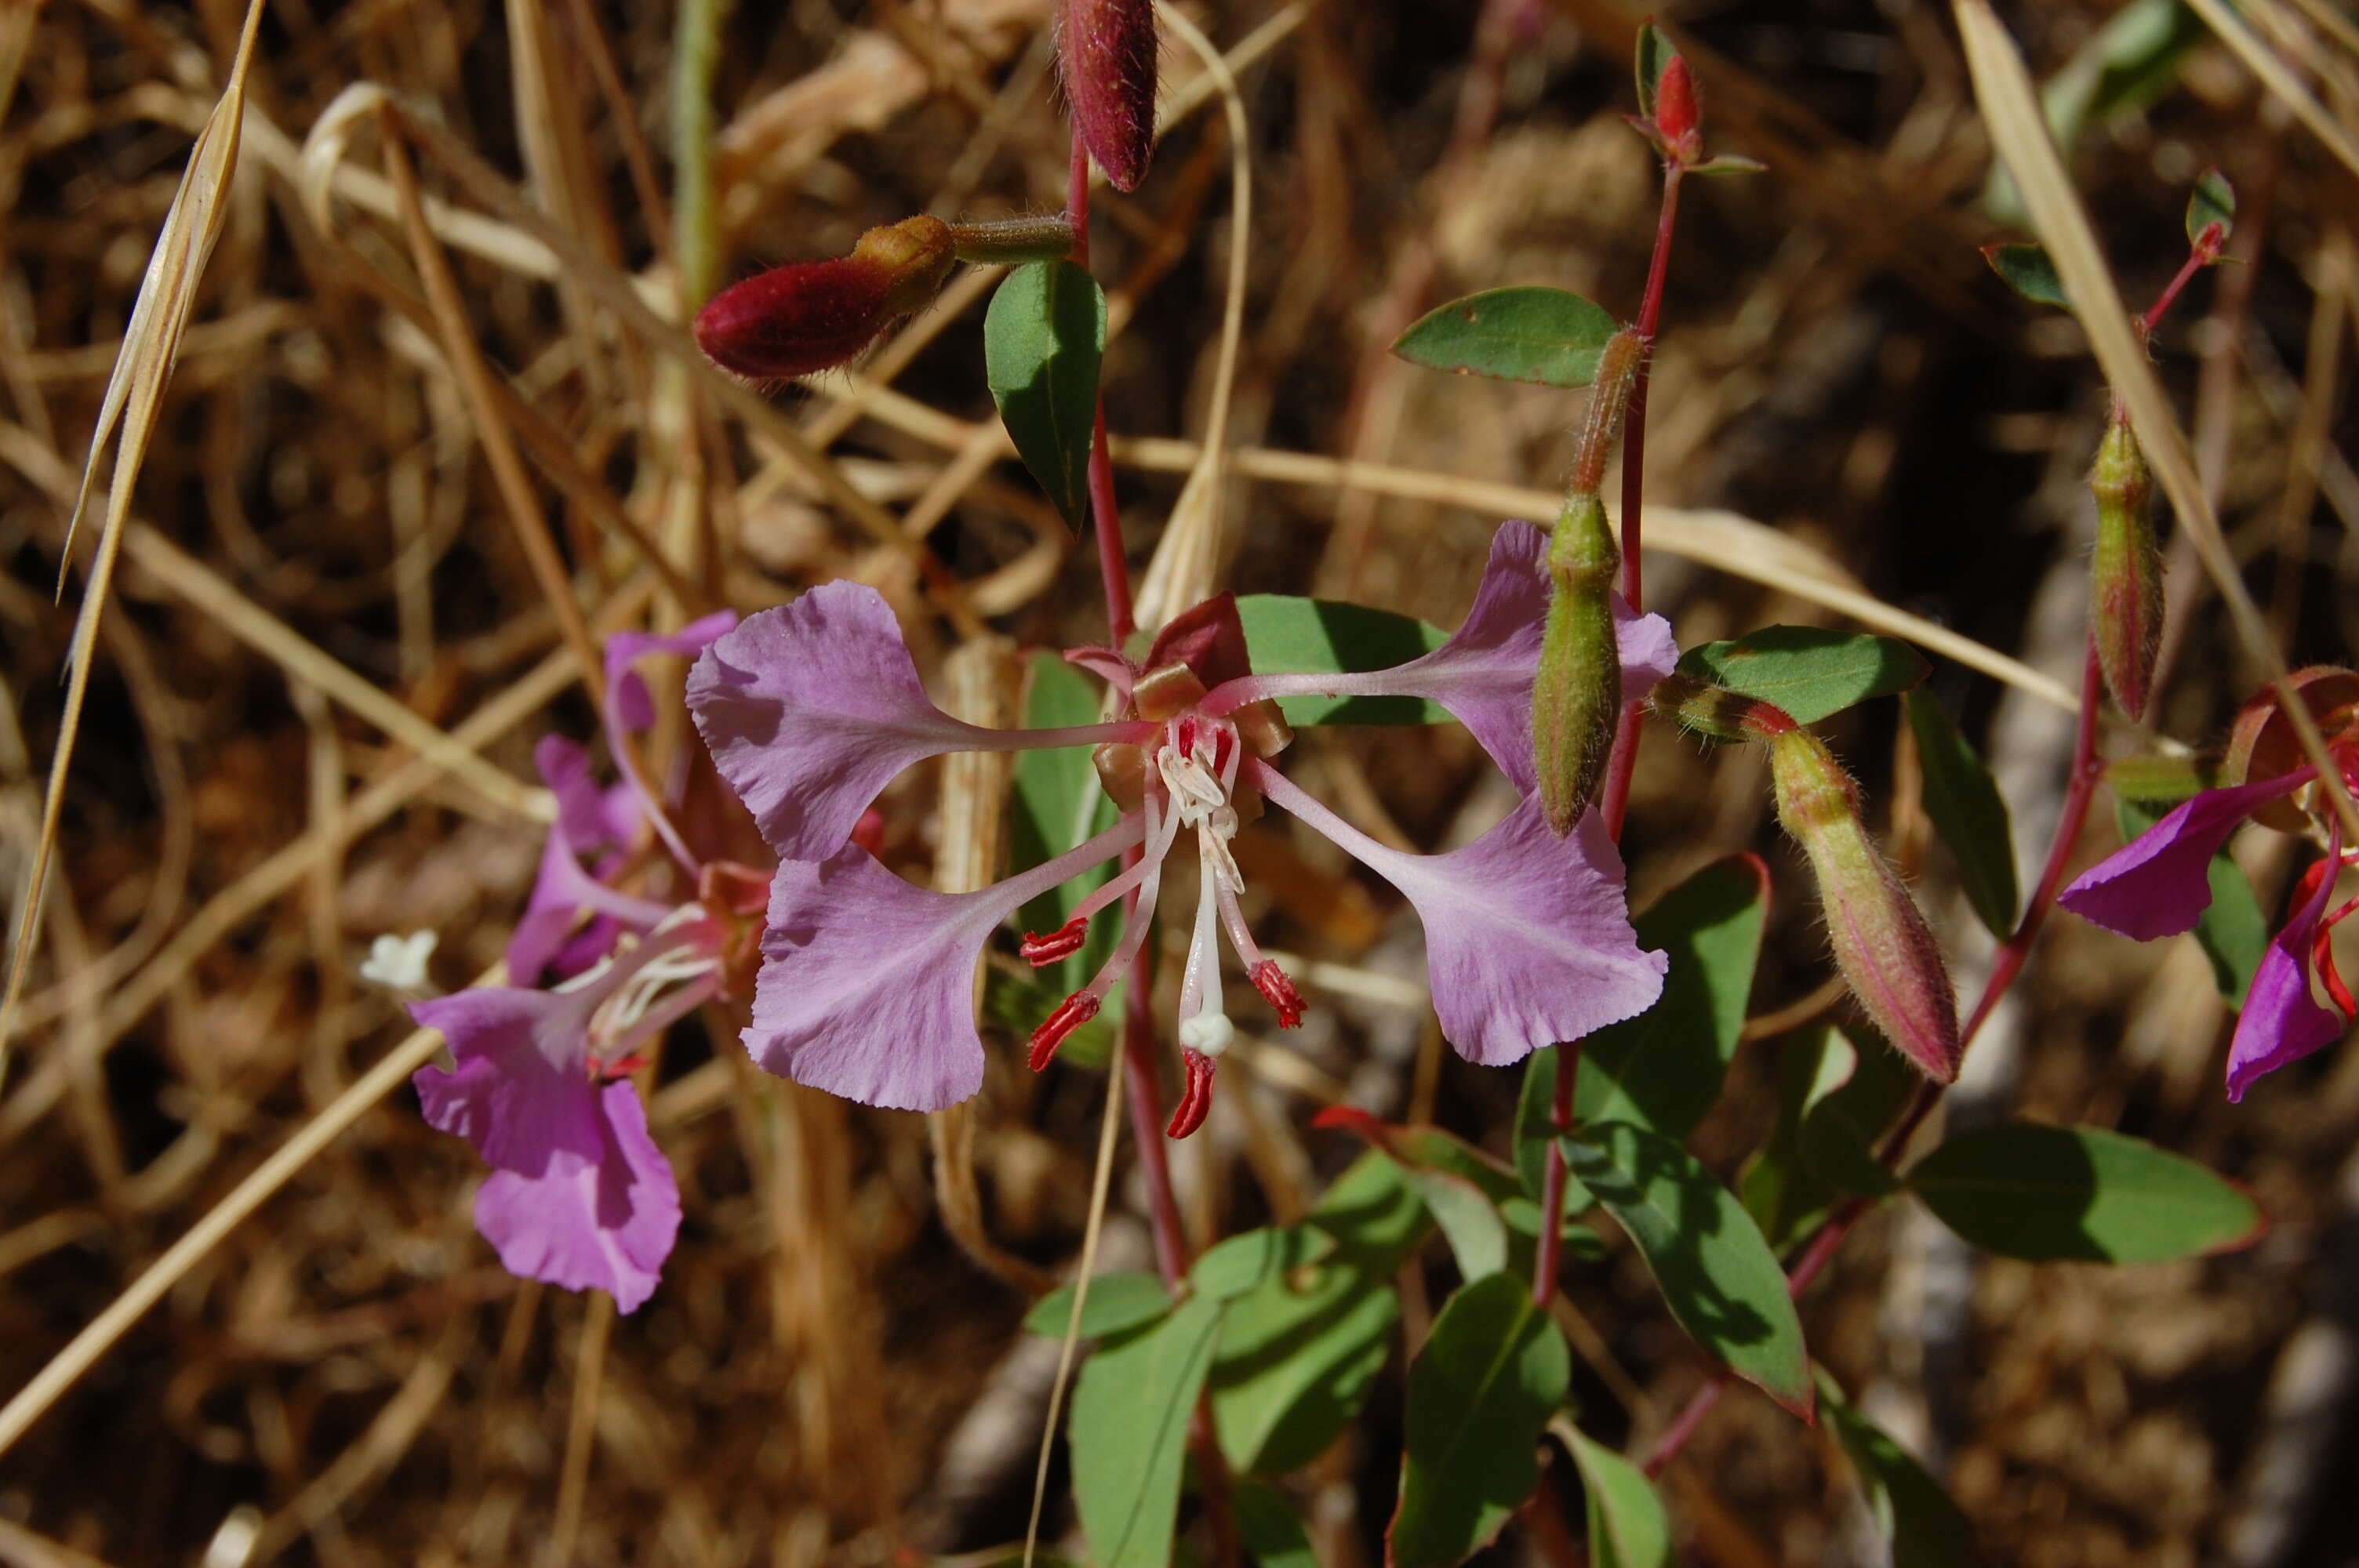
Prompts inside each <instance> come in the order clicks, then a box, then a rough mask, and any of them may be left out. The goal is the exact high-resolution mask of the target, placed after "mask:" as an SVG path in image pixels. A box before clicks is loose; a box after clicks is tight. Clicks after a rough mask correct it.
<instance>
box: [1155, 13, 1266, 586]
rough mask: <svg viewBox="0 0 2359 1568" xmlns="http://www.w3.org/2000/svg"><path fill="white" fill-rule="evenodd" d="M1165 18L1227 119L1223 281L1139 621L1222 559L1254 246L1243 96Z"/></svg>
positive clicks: (1209, 579) (1192, 32) (1207, 578)
mask: <svg viewBox="0 0 2359 1568" xmlns="http://www.w3.org/2000/svg"><path fill="white" fill-rule="evenodd" d="M1156 11H1157V13H1158V15H1159V16H1161V17H1162V19H1163V22H1164V25H1165V26H1167V27H1169V28H1170V29H1171V30H1172V31H1173V32H1175V33H1177V34H1179V35H1180V41H1181V42H1182V43H1184V44H1186V45H1187V46H1188V47H1189V48H1190V49H1192V50H1194V51H1195V54H1196V58H1197V59H1199V60H1201V61H1202V62H1203V66H1204V74H1205V76H1206V77H1208V78H1210V79H1211V81H1212V84H1213V85H1214V86H1215V87H1216V88H1218V89H1219V91H1220V94H1221V107H1222V109H1223V111H1224V112H1225V114H1226V115H1227V118H1228V126H1229V180H1230V198H1229V283H1228V298H1227V299H1226V300H1225V301H1224V302H1223V307H1222V313H1221V352H1220V358H1219V360H1218V361H1217V362H1216V363H1215V365H1214V367H1213V372H1212V406H1210V407H1209V408H1208V409H1207V410H1206V411H1205V416H1204V443H1203V447H1202V449H1201V451H1200V452H1199V453H1198V455H1197V459H1196V465H1195V467H1194V468H1192V469H1190V470H1189V472H1188V481H1187V483H1185V484H1184V485H1182V486H1180V498H1179V499H1178V500H1177V501H1175V502H1174V503H1172V506H1171V515H1170V518H1169V522H1168V523H1167V524H1166V525H1165V527H1164V530H1163V537H1162V539H1161V540H1160V541H1159V542H1158V545H1157V546H1156V550H1155V557H1154V559H1153V560H1151V561H1149V562H1148V563H1147V576H1146V579H1145V581H1143V582H1142V583H1141V584H1140V585H1139V589H1138V602H1137V608H1136V614H1137V617H1138V623H1139V624H1140V625H1142V626H1159V625H1161V624H1162V623H1163V622H1166V621H1168V620H1169V619H1170V618H1171V617H1172V616H1173V615H1175V614H1177V613H1179V612H1180V611H1181V610H1183V609H1185V608H1187V607H1188V606H1189V605H1190V604H1194V603H1196V602H1197V601H1198V600H1202V599H1205V598H1208V597H1210V595H1211V594H1212V583H1213V579H1214V578H1215V577H1216V575H1217V574H1218V572H1219V570H1220V559H1221V482H1222V477H1223V476H1222V466H1223V465H1222V456H1223V451H1224V449H1226V447H1227V445H1228V428H1229V399H1230V395H1231V394H1232V393H1233V392H1234V390H1235V387H1236V379H1237V349H1238V345H1239V344H1240V343H1241V342H1242V341H1243V340H1244V337H1245V263H1246V261H1247V260H1248V258H1249V257H1250V256H1251V254H1252V253H1253V139H1252V130H1251V127H1250V125H1249V124H1247V122H1246V119H1245V99H1244V97H1243V96H1242V95H1241V94H1239V92H1237V79H1236V77H1235V76H1234V74H1232V73H1231V72H1230V70H1229V65H1228V61H1226V60H1224V59H1222V58H1221V51H1220V50H1218V49H1214V48H1213V47H1212V39H1210V38H1206V37H1205V36H1204V35H1203V33H1202V31H1201V29H1199V28H1198V27H1197V26H1196V24H1195V23H1193V22H1191V21H1190V20H1189V19H1188V18H1187V17H1186V16H1182V15H1181V14H1180V12H1179V11H1177V10H1175V9H1173V8H1172V7H1171V6H1169V5H1164V4H1162V3H1161V0H1157V5H1156Z"/></svg>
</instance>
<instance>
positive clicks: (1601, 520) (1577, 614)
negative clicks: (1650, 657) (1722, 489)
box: [1532, 492, 1622, 838]
mask: <svg viewBox="0 0 2359 1568" xmlns="http://www.w3.org/2000/svg"><path fill="white" fill-rule="evenodd" d="M1621 566H1622V551H1621V548H1620V546H1617V545H1615V544H1614V531H1613V529H1611V528H1609V527H1608V526H1606V523H1605V504H1604V503H1603V502H1602V501H1600V500H1599V499H1598V498H1597V495H1596V493H1595V492H1587V493H1575V494H1574V495H1573V496H1571V498H1570V499H1568V500H1567V501H1566V502H1565V503H1564V510H1563V512H1562V513H1560V514H1558V517H1557V520H1556V532H1555V534H1554V535H1552V536H1551V537H1550V539H1549V576H1550V577H1552V578H1554V579H1556V590H1555V591H1554V592H1553V593H1552V594H1550V595H1549V610H1548V624H1547V627H1546V628H1545V630H1544V631H1543V632H1542V633H1541V639H1540V664H1539V675H1538V678H1537V679H1536V680H1535V681H1534V682H1533V683H1532V757H1533V761H1534V762H1535V763H1536V764H1537V765H1538V771H1539V783H1540V806H1541V807H1542V809H1544V810H1545V811H1546V812H1547V813H1548V821H1549V827H1552V828H1554V829H1555V830H1556V833H1557V835H1558V837H1560V838H1561V837H1562V836H1564V835H1565V834H1567V833H1570V832H1571V831H1572V827H1573V824H1574V823H1576V822H1578V821H1580V820H1581V814H1582V812H1584V811H1586V810H1588V809H1589V804H1590V802H1591V801H1593V800H1594V799H1596V798H1597V786H1598V784H1600V783H1601V782H1602V781H1603V778H1604V776H1605V760H1606V758H1607V757H1608V756H1609V755H1610V754H1611V753H1612V752H1613V750H1614V730H1616V729H1617V728H1618V727H1619V725H1620V722H1621V718H1622V650H1621V645H1620V644H1619V643H1617V642H1616V641H1615V640H1614V573H1615V572H1616V571H1618V570H1620V569H1621Z"/></svg>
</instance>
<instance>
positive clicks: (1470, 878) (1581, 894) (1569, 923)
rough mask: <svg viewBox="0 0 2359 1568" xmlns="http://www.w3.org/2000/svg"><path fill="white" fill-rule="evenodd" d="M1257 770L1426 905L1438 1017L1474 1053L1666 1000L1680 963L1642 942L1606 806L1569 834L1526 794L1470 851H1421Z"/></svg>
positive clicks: (1592, 1025) (1585, 1030)
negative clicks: (1668, 977)
mask: <svg viewBox="0 0 2359 1568" xmlns="http://www.w3.org/2000/svg"><path fill="white" fill-rule="evenodd" d="M1246 768H1247V770H1248V771H1249V772H1250V773H1251V774H1252V776H1253V777H1254V779H1255V780H1256V783H1258V784H1260V786H1261V788H1262V791H1263V793H1264V794H1266V795H1268V796H1269V798H1270V799H1271V800H1273V801H1275V802H1276V803H1277V804H1278V805H1279V806H1284V807H1285V808H1286V809H1287V810H1288V811H1290V812H1292V813H1294V814H1295V815H1296V816H1299V817H1301V818H1302V819H1303V820H1304V821H1305V822H1307V823H1309V824H1310V826H1311V827H1314V828H1316V829H1318V830H1319V831H1320V832H1321V833H1323V834H1325V835H1326V836H1327V837H1328V838H1332V839H1333V840H1334V841H1335V842H1336V843H1337V844H1339V845H1341V846H1343V849H1345V850H1347V851H1349V852H1350V853H1351V854H1352V855H1353V856H1355V857H1357V858H1358V859H1359V860H1362V861H1364V863H1365V864H1366V865H1367V866H1368V867H1369V868H1370V869H1371V870H1373V871H1375V872H1376V873H1377V874H1379V875H1380V876H1382V877H1383V878H1384V879H1385V880H1386V881H1389V882H1391V883H1392V884H1393V885H1394V886H1395V887H1397V888H1398V889H1399V890H1400V891H1401V892H1402V893H1403V894H1404V895H1405V896H1406V897H1407V898H1408V901H1409V903H1412V904H1414V905H1416V906H1417V913H1418V918H1419V920H1421V921H1423V922H1424V924H1425V944H1426V964H1427V967H1428V968H1429V969H1430V971H1431V979H1432V987H1433V1009H1434V1012H1435V1013H1436V1015H1437V1016H1438V1017H1439V1018H1440V1021H1441V1033H1442V1034H1443V1036H1444V1037H1445V1038H1446V1039H1448V1040H1449V1041H1450V1043H1451V1044H1452V1045H1454V1046H1456V1047H1457V1048H1458V1053H1459V1054H1460V1055H1462V1056H1464V1057H1465V1058H1466V1059H1467V1060H1469V1061H1471V1062H1478V1063H1481V1064H1483V1065H1486V1066H1504V1065H1506V1064H1508V1063H1511V1062H1517V1061H1520V1060H1522V1059H1523V1058H1524V1057H1525V1056H1527V1055H1528V1054H1531V1053H1532V1052H1533V1051H1535V1050H1538V1048H1539V1047H1541V1046H1543V1045H1550V1044H1556V1043H1557V1042H1559V1041H1564V1040H1579V1039H1581V1038H1582V1037H1583V1036H1585V1035H1588V1034H1591V1033H1594V1032H1595V1031H1597V1030H1599V1029H1603V1027H1604V1026H1605V1025H1607V1024H1609V1023H1617V1022H1621V1021H1622V1020H1623V1019H1625V1018H1630V1017H1634V1016H1636V1014H1638V1013H1641V1012H1644V1011H1646V1010H1647V1009H1648V1008H1649V1007H1652V1006H1653V1005H1654V1004H1655V1000H1656V998H1658V996H1660V995H1661V994H1662V989H1663V975H1664V973H1665V972H1666V970H1667V969H1668V968H1669V958H1667V957H1665V956H1664V955H1663V954H1661V953H1650V952H1647V951H1644V950H1642V949H1641V948H1640V947H1639V946H1638V939H1637V935H1636V932H1635V931H1633V930H1632V929H1631V925H1630V915H1629V911H1628V909H1627V907H1626V905H1625V902H1624V895H1623V885H1622V859H1621V856H1620V855H1619V854H1618V853H1616V851H1615V850H1614V842H1613V840H1612V839H1610V838H1607V837H1606V835H1605V829H1604V827H1603V824H1601V823H1600V822H1599V820H1598V817H1597V814H1596V813H1595V812H1593V811H1592V812H1589V813H1587V814H1585V815H1584V816H1582V819H1581V824H1580V827H1578V828H1577V829H1576V830H1575V831H1574V833H1573V835H1572V836H1571V838H1557V837H1556V835H1555V834H1553V833H1551V832H1549V827H1548V823H1547V821H1546V819H1545V818H1544V817H1543V816H1542V815H1541V812H1540V807H1539V804H1538V801H1536V800H1533V799H1530V798H1526V799H1525V800H1524V801H1522V802H1521V803H1520V804H1518V805H1517V807H1516V809H1515V810H1514V811H1512V812H1510V813H1508V815H1507V816H1506V819H1505V820H1503V821H1502V822H1500V824H1499V825H1498V826H1497V827H1494V828H1492V829H1491V831H1489V832H1488V833H1485V834H1484V835H1483V837H1482V838H1478V839H1476V840H1475V841H1474V842H1473V843H1472V844H1469V845H1467V846H1466V847H1465V848H1464V849H1453V850H1451V852H1449V853H1448V854H1444V855H1412V854H1406V853H1403V852H1402V851H1400V850H1397V849H1387V848H1386V847H1385V846H1384V845H1381V844H1379V843H1377V842H1376V841H1375V840H1374V839H1372V838H1368V837H1367V836H1366V835H1364V834H1363V833H1361V832H1359V831H1358V830H1357V829H1355V828H1353V827H1351V826H1350V825H1348V824H1347V823H1345V822H1343V820H1342V819H1341V818H1340V817H1338V816H1335V814H1334V813H1333V812H1332V811H1329V810H1328V809H1327V808H1326V807H1325V806H1321V804H1320V803H1319V802H1318V801H1316V800H1314V799H1312V798H1311V797H1310V795H1307V794H1305V793H1304V792H1303V791H1302V790H1301V789H1300V788H1299V786H1298V785H1296V784H1292V783H1291V782H1289V781H1288V780H1287V779H1286V778H1285V776H1284V775H1282V774H1280V773H1278V772H1277V770H1276V769H1275V768H1272V767H1269V766H1268V765H1267V764H1266V763H1262V762H1250V761H1249V762H1247V763H1246Z"/></svg>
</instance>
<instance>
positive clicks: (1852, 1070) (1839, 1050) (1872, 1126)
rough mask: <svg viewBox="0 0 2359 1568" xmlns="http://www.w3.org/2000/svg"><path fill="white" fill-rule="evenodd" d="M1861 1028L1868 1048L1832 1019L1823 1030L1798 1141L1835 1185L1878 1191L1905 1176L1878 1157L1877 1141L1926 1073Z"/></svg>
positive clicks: (1870, 1194) (1863, 1193)
mask: <svg viewBox="0 0 2359 1568" xmlns="http://www.w3.org/2000/svg"><path fill="white" fill-rule="evenodd" d="M1861 1033H1863V1034H1864V1036H1865V1037H1866V1040H1867V1045H1866V1048H1865V1049H1864V1050H1863V1049H1861V1048H1859V1047H1857V1046H1854V1044H1852V1043H1851V1041H1850V1039H1849V1038H1848V1037H1846V1035H1845V1034H1844V1033H1843V1030H1841V1029H1838V1028H1836V1027H1835V1026H1833V1025H1832V1024H1829V1025H1827V1026H1826V1027H1825V1028H1824V1029H1822V1030H1821V1031H1820V1039H1819V1047H1818V1066H1817V1070H1816V1071H1815V1072H1814V1073H1813V1074H1812V1075H1811V1078H1810V1091H1809V1093H1808V1094H1807V1095H1805V1096H1804V1097H1803V1101H1802V1121H1801V1138H1800V1141H1799V1150H1800V1152H1801V1157H1802V1162H1803V1163H1804V1164H1805V1165H1807V1166H1809V1167H1810V1171H1811V1173H1813V1174H1815V1175H1817V1176H1818V1177H1819V1178H1820V1179H1821V1181H1824V1182H1826V1183H1827V1184H1829V1185H1831V1186H1832V1187H1834V1188H1835V1189H1836V1190H1837V1191H1839V1192H1844V1193H1849V1194H1851V1195H1854V1196H1856V1197H1865V1198H1880V1197H1883V1196H1886V1195H1888V1194H1890V1193H1892V1192H1894V1191H1896V1190H1897V1189H1898V1187H1899V1185H1900V1183H1899V1180H1898V1178H1897V1177H1895V1176H1894V1175H1893V1173H1891V1172H1889V1171H1887V1170H1886V1169H1885V1168H1884V1166H1883V1165H1882V1164H1881V1163H1880V1162H1878V1161H1877V1160H1876V1158H1875V1147H1876V1144H1877V1143H1878V1142H1879V1141H1881V1140H1882V1137H1883V1134H1884V1130H1885V1129H1886V1127H1889V1126H1890V1125H1891V1124H1892V1119H1893V1117H1894V1116H1896V1115H1897V1114H1898V1113H1899V1110H1900V1108H1901V1107H1902V1106H1903V1105H1906V1104H1907V1103H1908V1098H1909V1096H1910V1095H1912V1094H1914V1093H1915V1092H1916V1089H1917V1086H1918V1085H1919V1083H1921V1082H1923V1081H1924V1080H1923V1079H1922V1078H1921V1077H1919V1076H1918V1074H1917V1072H1916V1071H1915V1069H1913V1068H1911V1067H1910V1066H1909V1065H1908V1060H1907V1058H1905V1057H1903V1056H1902V1055H1901V1054H1900V1053H1899V1052H1897V1051H1895V1050H1893V1049H1892V1048H1891V1047H1890V1046H1889V1045H1887V1044H1885V1043H1884V1042H1883V1041H1882V1040H1881V1039H1880V1038H1878V1037H1877V1036H1876V1035H1875V1033H1874V1032H1873V1031H1872V1030H1868V1029H1865V1028H1864V1027H1863V1028H1862V1030H1861Z"/></svg>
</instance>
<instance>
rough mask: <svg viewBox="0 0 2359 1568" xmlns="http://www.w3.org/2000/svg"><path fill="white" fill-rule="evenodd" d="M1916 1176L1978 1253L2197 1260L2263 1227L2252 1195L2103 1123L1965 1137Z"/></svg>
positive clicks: (2001, 1129) (2012, 1125) (2024, 1126)
mask: <svg viewBox="0 0 2359 1568" xmlns="http://www.w3.org/2000/svg"><path fill="white" fill-rule="evenodd" d="M1907 1180H1908V1188H1909V1190H1910V1191H1912V1192H1914V1193H1915V1194H1916V1195H1918V1196H1919V1197H1920V1198H1922V1199H1923V1200H1924V1201H1925V1206H1926V1207H1928V1208H1930V1209H1931V1210H1932V1211H1933V1212H1934V1213H1935V1214H1936V1215H1938V1216H1940V1219H1941V1222H1942V1223H1943V1224H1945V1225H1947V1226H1948V1227H1950V1228H1951V1229H1952V1230H1954V1231H1956V1232H1957V1233H1958V1234H1959V1235H1960V1236H1962V1237H1964V1238H1966V1239H1967V1240H1968V1241H1971V1242H1973V1244H1974V1245H1975V1246H1977V1247H1981V1248H1984V1249H1988V1250H1990V1251H1993V1252H1998V1253H2003V1254H2005V1255H2006V1256H2007V1257H2010V1258H2028V1259H2032V1260H2038V1261H2047V1260H2055V1259H2074V1260H2082V1261H2086V1262H2093V1263H2151V1262H2159V1261H2162V1260H2167V1259H2172V1258H2190V1257H2194V1256H2197V1255H2199V1254H2201V1253H2206V1252H2218V1251H2222V1250H2224V1249H2230V1248H2234V1247H2236V1246H2238V1245H2241V1244H2243V1243H2245V1242H2248V1241H2250V1240H2252V1239H2253V1238H2255V1237H2256V1235H2257V1234H2258V1233H2259V1231H2260V1227H2261V1223H2262V1222H2261V1216H2260V1210H2259V1209H2258V1208H2256V1206H2254V1203H2253V1200H2252V1199H2251V1198H2249V1197H2247V1196H2246V1195H2245V1194H2244V1193H2243V1192H2241V1191H2240V1190H2238V1189H2237V1188H2235V1187H2234V1186H2231V1185H2229V1184H2228V1183H2226V1182H2225V1181H2223V1180H2222V1179H2221V1178H2220V1177H2218V1176H2216V1175H2214V1174H2212V1173H2211V1172H2210V1171H2207V1170H2205V1169H2204V1168H2203V1167H2202V1166H2201V1165H2199V1164H2197V1163H2195V1162H2193V1161H2192V1160H2184V1159H2181V1158H2180V1157H2179V1156H2178V1155H2176V1154H2169V1153H2165V1152H2163V1151H2162V1150H2159V1149H2158V1148H2156V1147H2155V1146H2154V1145H2153V1144H2151V1143H2147V1142H2143V1141H2140V1140H2138V1139H2136V1138H2126V1137H2124V1136H2123V1135H2122V1134H2120V1133H2118V1132H2107V1131H2104V1130H2101V1129H2098V1128H2094V1127H2047V1126H2041V1125H2038V1124H2036V1123H2032V1122H2023V1121H2017V1122H2008V1123H2006V1124H2005V1125H2003V1126H1998V1127H1992V1128H1986V1129H1984V1130H1981V1131H1977V1132H1966V1133H1961V1134H1960V1135H1959V1136H1957V1137H1955V1138H1952V1139H1951V1140H1950V1141H1948V1142H1946V1143H1944V1144H1942V1145H1941V1146H1940V1148H1938V1149H1936V1150H1934V1151H1933V1152H1931V1153H1930V1154H1928V1155H1926V1156H1925V1157H1924V1158H1923V1159H1922V1160H1919V1162H1917V1163H1916V1164H1915V1165H1914V1166H1912V1167H1911V1168H1910V1169H1909V1171H1908V1178H1907Z"/></svg>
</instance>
